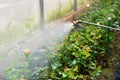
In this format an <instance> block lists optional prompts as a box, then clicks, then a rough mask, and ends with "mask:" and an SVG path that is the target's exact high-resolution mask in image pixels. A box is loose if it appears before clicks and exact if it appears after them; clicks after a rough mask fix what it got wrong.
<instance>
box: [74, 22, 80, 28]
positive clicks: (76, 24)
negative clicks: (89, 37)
mask: <svg viewBox="0 0 120 80" xmlns="http://www.w3.org/2000/svg"><path fill="white" fill-rule="evenodd" d="M81 22H82V21H81V20H75V21H73V24H74V26H75V27H76V28H77V27H79V26H80V25H79V23H81Z"/></svg>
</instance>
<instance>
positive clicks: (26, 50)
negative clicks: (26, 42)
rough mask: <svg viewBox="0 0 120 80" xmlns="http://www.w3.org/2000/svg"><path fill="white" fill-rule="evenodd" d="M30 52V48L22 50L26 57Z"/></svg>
mask: <svg viewBox="0 0 120 80" xmlns="http://www.w3.org/2000/svg"><path fill="white" fill-rule="evenodd" d="M29 54H30V49H28V48H27V49H25V50H24V55H25V56H26V57H28V55H29Z"/></svg>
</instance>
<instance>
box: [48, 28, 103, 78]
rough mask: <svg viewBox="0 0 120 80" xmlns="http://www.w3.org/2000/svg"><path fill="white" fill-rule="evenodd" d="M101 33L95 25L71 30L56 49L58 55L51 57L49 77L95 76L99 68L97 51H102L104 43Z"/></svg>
mask: <svg viewBox="0 0 120 80" xmlns="http://www.w3.org/2000/svg"><path fill="white" fill-rule="evenodd" d="M91 31H92V32H91ZM103 33H104V32H103V31H101V30H100V28H96V27H95V26H88V27H84V28H81V29H79V30H77V31H74V32H71V33H70V34H69V35H68V36H67V37H66V40H65V42H64V43H63V44H62V46H61V48H60V49H59V50H58V53H57V54H58V55H57V56H56V57H55V58H53V59H51V65H50V70H51V71H50V77H51V78H52V79H53V80H63V79H64V80H68V79H74V80H76V79H77V80H78V79H83V78H84V79H90V78H92V76H94V77H95V76H97V74H99V72H100V68H99V70H98V67H97V61H96V58H97V57H98V53H101V52H102V51H104V47H103V45H101V44H104V36H102V34H103ZM90 75H91V76H90Z"/></svg>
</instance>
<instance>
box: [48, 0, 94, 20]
mask: <svg viewBox="0 0 120 80" xmlns="http://www.w3.org/2000/svg"><path fill="white" fill-rule="evenodd" d="M91 1H93V0H90V1H88V0H78V7H80V6H82V5H84V4H85V3H89V2H91ZM73 9H74V1H73V0H69V2H68V3H67V4H61V3H60V4H59V7H57V8H56V9H55V10H53V11H52V12H51V13H50V15H49V16H47V18H46V22H51V21H54V20H57V19H59V18H62V17H64V16H65V15H67V14H68V13H69V12H71V11H73Z"/></svg>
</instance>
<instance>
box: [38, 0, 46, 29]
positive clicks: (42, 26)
mask: <svg viewBox="0 0 120 80" xmlns="http://www.w3.org/2000/svg"><path fill="white" fill-rule="evenodd" d="M39 2H40V27H41V29H42V30H43V29H44V27H45V25H44V23H45V22H44V0H39Z"/></svg>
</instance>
